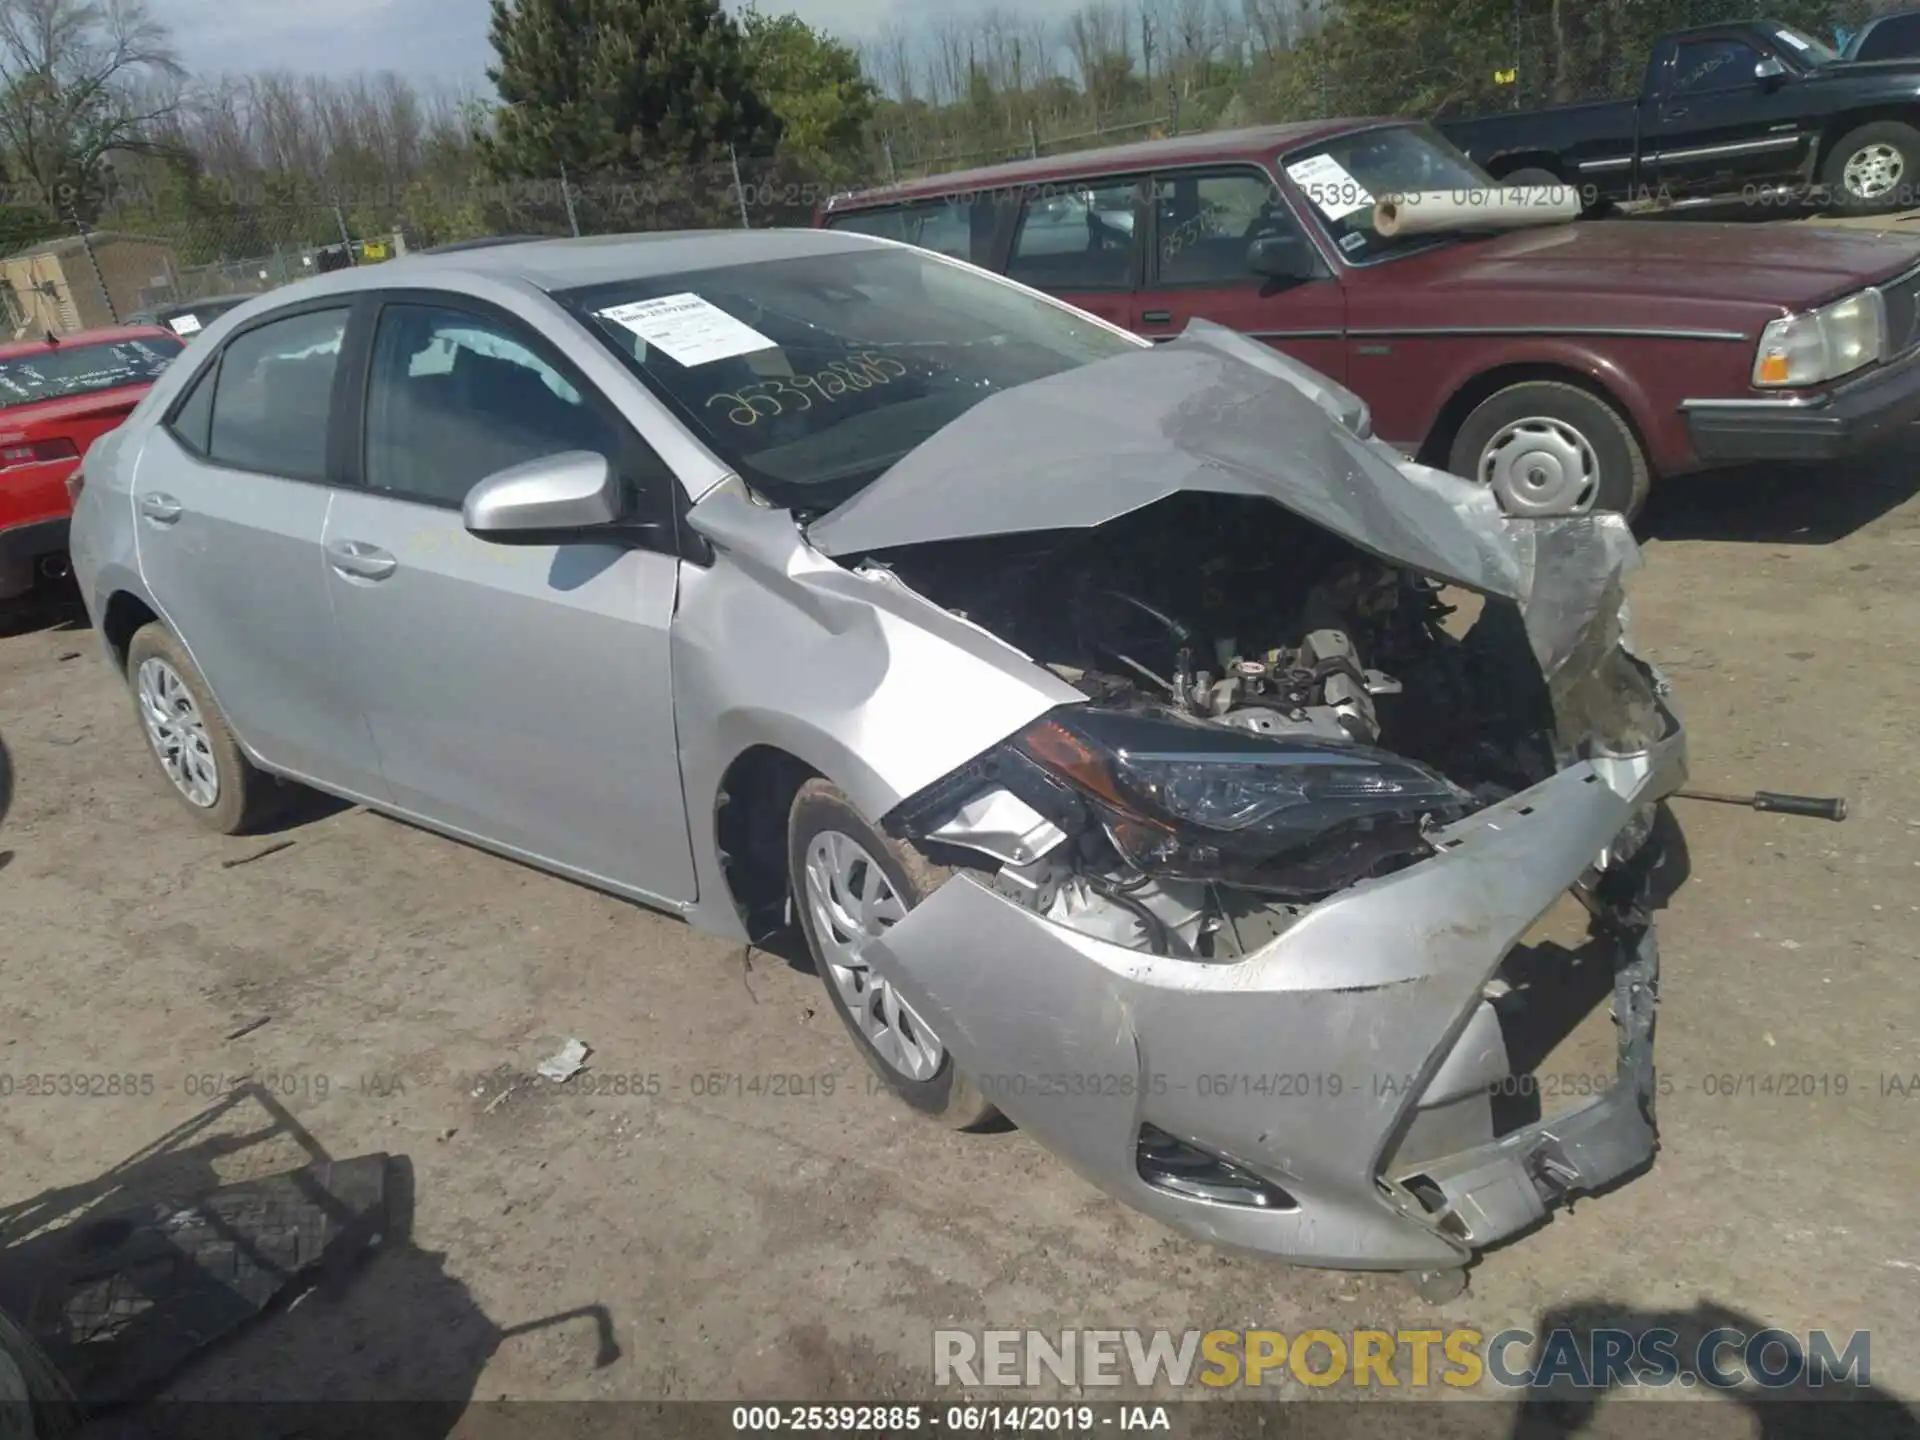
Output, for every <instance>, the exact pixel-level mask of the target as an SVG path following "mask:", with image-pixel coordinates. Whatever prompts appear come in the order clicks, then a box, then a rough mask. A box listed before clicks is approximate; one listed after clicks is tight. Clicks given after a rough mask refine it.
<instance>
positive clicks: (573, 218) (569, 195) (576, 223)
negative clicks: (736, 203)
mask: <svg viewBox="0 0 1920 1440" xmlns="http://www.w3.org/2000/svg"><path fill="white" fill-rule="evenodd" d="M733 178H734V180H735V181H736V182H737V181H738V180H739V178H740V176H739V174H738V173H737V172H736V173H735V175H734V177H733ZM560 198H561V199H562V200H563V201H565V202H566V206H567V233H568V234H570V235H572V236H573V238H574V239H576V240H578V239H579V238H580V217H579V216H578V215H576V214H574V213H573V182H572V181H571V180H569V179H567V162H566V161H564V160H562V161H561V162H560Z"/></svg>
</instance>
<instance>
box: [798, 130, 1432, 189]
mask: <svg viewBox="0 0 1920 1440" xmlns="http://www.w3.org/2000/svg"><path fill="white" fill-rule="evenodd" d="M1411 123H1414V122H1412V121H1403V120H1393V119H1382V118H1378V117H1374V118H1367V117H1360V118H1351V119H1340V120H1302V121H1299V122H1297V123H1295V124H1292V125H1254V126H1250V127H1248V128H1247V129H1244V130H1206V131H1199V132H1196V133H1195V134H1192V135H1176V136H1172V137H1170V138H1168V139H1164V140H1138V141H1135V142H1134V143H1132V144H1130V145H1109V146H1106V147H1104V148H1102V149H1099V150H1075V151H1073V152H1072V153H1070V154H1066V155H1044V156H1040V157H1037V158H1035V159H1030V160H1011V161H1008V162H1006V163H1005V164H1001V165H983V166H980V167H978V168H976V169H972V170H953V171H948V172H946V173H944V174H940V175H928V176H925V177H923V178H921V179H918V180H902V181H900V182H899V183H898V184H894V185H887V186H882V187H880V188H877V189H873V190H860V191H854V192H852V193H849V194H846V195H836V196H834V197H833V198H832V199H831V200H829V201H827V205H826V208H827V209H828V210H829V211H840V210H852V209H861V208H864V207H866V206H869V205H885V204H890V203H894V202H897V201H900V200H908V199H914V198H917V197H923V196H926V195H934V194H945V193H947V192H949V191H953V190H994V189H999V188H1001V187H1002V186H1010V185H1022V184H1038V183H1041V182H1044V181H1047V180H1063V179H1068V178H1072V177H1074V176H1079V175H1085V174H1088V173H1091V172H1096V171H1099V172H1104V171H1108V170H1121V169H1125V170H1134V169H1147V168H1149V167H1151V166H1155V165H1189V164H1193V163H1195V162H1202V161H1207V160H1233V159H1240V158H1244V157H1248V156H1258V157H1263V158H1271V157H1272V156H1273V155H1275V154H1277V153H1278V152H1280V151H1283V150H1292V149H1295V148H1297V147H1298V146H1301V145H1310V144H1312V143H1313V142H1315V141H1317V140H1326V139H1330V138H1332V137H1333V136H1336V135H1344V134H1348V133H1350V132H1354V131H1359V130H1367V129H1372V128H1374V127H1376V126H1381V125H1395V124H1411Z"/></svg>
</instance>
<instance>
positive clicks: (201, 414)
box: [167, 360, 220, 455]
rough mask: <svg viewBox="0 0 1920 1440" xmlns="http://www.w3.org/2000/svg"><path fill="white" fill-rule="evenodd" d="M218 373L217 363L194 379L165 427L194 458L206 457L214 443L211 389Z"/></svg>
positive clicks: (218, 363)
mask: <svg viewBox="0 0 1920 1440" xmlns="http://www.w3.org/2000/svg"><path fill="white" fill-rule="evenodd" d="M219 373H220V362H219V361H218V360H216V361H214V363H213V364H211V365H209V366H207V367H206V368H205V369H204V370H202V371H201V372H200V373H199V374H198V375H196V376H194V378H193V384H192V385H191V386H189V387H188V389H187V398H186V399H185V400H182V401H181V402H180V404H179V406H178V407H177V408H176V409H175V410H174V412H173V419H172V420H171V421H170V422H169V423H168V425H167V428H168V429H169V430H171V431H172V432H173V434H174V438H175V439H177V440H178V441H179V442H180V443H181V444H182V445H184V446H186V447H187V448H188V449H189V450H191V451H193V453H194V454H196V455H205V454H207V453H208V451H209V449H210V448H211V446H212V443H213V438H212V437H213V386H214V379H215V377H216V376H217V375H218V374H219Z"/></svg>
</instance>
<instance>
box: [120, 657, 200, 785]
mask: <svg viewBox="0 0 1920 1440" xmlns="http://www.w3.org/2000/svg"><path fill="white" fill-rule="evenodd" d="M135 683H136V686H137V689H138V693H139V696H140V717H141V719H143V720H144V721H146V726H147V740H148V742H149V743H150V744H151V745H152V746H153V753H154V755H155V756H156V757H157V758H158V759H159V761H160V766H161V768H162V769H163V770H165V771H166V772H167V778H168V779H169V780H171V781H172V782H173V786H174V788H175V789H176V790H178V791H179V792H180V793H181V794H182V795H184V796H186V798H187V802H188V803H189V804H191V805H197V806H199V807H200V808H201V809H202V810H211V809H212V808H213V807H214V806H215V805H216V804H218V803H219V801H220V767H219V766H218V764H216V763H215V761H214V758H213V745H212V743H211V742H210V741H209V740H208V738H207V722H206V719H205V718H204V717H203V716H202V715H201V714H200V706H199V703H198V702H197V701H196V700H195V699H194V698H193V692H192V691H191V690H189V689H188V688H187V682H186V681H185V680H183V679H182V678H181V677H180V672H179V671H178V670H176V669H174V668H173V666H171V665H169V664H168V663H167V662H166V661H165V660H162V659H161V658H160V657H159V656H157V655H155V656H149V657H148V658H147V659H145V660H143V661H141V662H140V670H139V673H138V675H137V677H136V681H135Z"/></svg>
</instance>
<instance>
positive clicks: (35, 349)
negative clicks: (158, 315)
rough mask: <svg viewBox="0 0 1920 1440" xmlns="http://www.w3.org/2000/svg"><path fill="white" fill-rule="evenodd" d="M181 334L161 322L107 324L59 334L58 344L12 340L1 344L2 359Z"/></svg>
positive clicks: (41, 337)
mask: <svg viewBox="0 0 1920 1440" xmlns="http://www.w3.org/2000/svg"><path fill="white" fill-rule="evenodd" d="M179 338H180V337H179V336H178V335H176V334H174V333H173V331H171V330H168V329H166V328H164V327H162V326H159V325H103V326H101V327H100V328H99V329H97V330H75V331H73V332H72V333H71V334H68V335H61V336H59V337H58V343H56V344H53V345H49V344H48V343H47V337H46V336H45V335H42V336H40V337H39V338H38V339H25V338H22V339H19V340H11V341H8V342H7V343H5V344H0V360H13V359H17V358H19V357H20V356H22V355H44V354H46V352H47V351H49V350H68V349H71V348H73V347H74V346H76V345H110V344H112V343H113V342H114V341H116V340H173V341H178V340H179Z"/></svg>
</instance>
